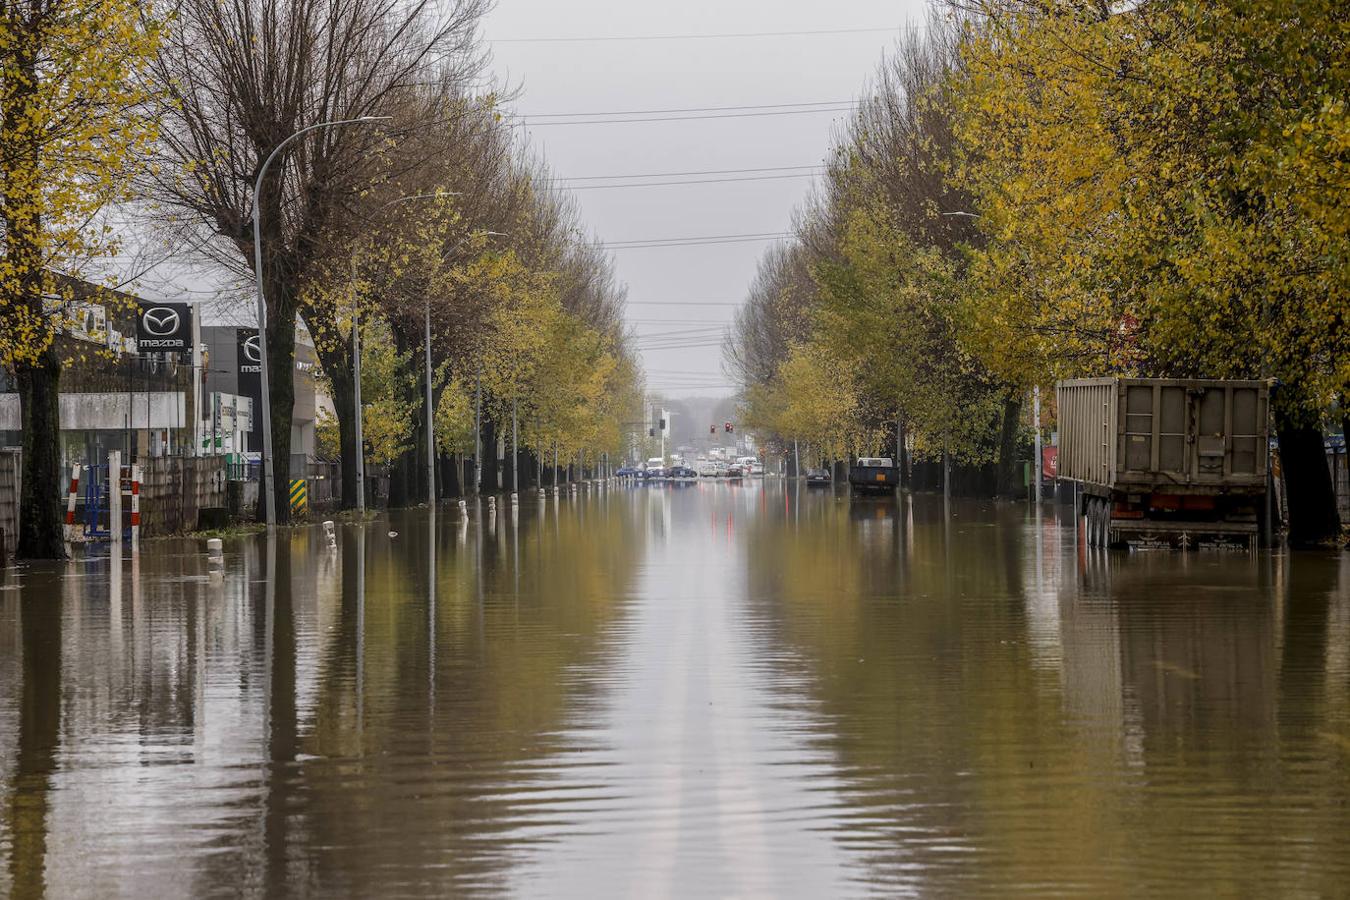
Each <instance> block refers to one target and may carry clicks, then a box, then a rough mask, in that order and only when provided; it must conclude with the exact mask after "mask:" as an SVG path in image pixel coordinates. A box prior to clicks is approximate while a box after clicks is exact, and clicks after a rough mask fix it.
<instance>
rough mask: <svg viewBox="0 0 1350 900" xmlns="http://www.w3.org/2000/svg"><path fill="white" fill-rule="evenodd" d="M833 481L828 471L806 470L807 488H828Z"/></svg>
mask: <svg viewBox="0 0 1350 900" xmlns="http://www.w3.org/2000/svg"><path fill="white" fill-rule="evenodd" d="M832 481H833V479H832V478H830V473H829V470H827V469H807V470H806V486H807V487H828V486H829V485H830V483H831V482H832Z"/></svg>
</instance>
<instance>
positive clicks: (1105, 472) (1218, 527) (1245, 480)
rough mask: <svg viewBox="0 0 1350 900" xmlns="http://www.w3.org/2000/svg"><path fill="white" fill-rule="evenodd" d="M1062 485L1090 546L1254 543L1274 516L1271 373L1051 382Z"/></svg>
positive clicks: (1229, 545)
mask: <svg viewBox="0 0 1350 900" xmlns="http://www.w3.org/2000/svg"><path fill="white" fill-rule="evenodd" d="M1055 396H1056V399H1057V401H1058V408H1059V472H1058V476H1059V479H1060V480H1061V481H1068V482H1071V483H1073V484H1075V485H1076V486H1077V488H1078V489H1077V490H1076V491H1075V495H1076V498H1077V504H1078V508H1077V512H1078V515H1079V517H1080V522H1081V524H1082V527H1083V530H1084V534H1085V537H1086V542H1087V544H1088V545H1089V546H1093V547H1131V548H1136V549H1147V548H1160V549H1161V548H1173V549H1182V550H1184V549H1200V548H1222V549H1249V548H1253V547H1255V546H1256V545H1257V542H1258V540H1259V537H1260V534H1261V532H1262V530H1263V526H1264V523H1265V515H1266V482H1267V478H1268V466H1269V461H1268V456H1269V453H1268V450H1269V424H1268V423H1269V405H1270V387H1269V384H1268V383H1266V382H1263V381H1229V380H1211V379H1174V378H1083V379H1074V380H1068V381H1061V382H1059V383H1058V384H1057V385H1056V386H1055Z"/></svg>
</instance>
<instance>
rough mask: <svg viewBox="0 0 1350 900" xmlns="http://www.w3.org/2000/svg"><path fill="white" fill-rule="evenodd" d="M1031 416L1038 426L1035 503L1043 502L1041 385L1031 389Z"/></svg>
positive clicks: (1034, 487)
mask: <svg viewBox="0 0 1350 900" xmlns="http://www.w3.org/2000/svg"><path fill="white" fill-rule="evenodd" d="M1031 416H1032V418H1033V419H1034V420H1035V426H1036V483H1035V485H1034V486H1033V488H1032V490H1033V494H1032V498H1033V501H1032V502H1034V503H1040V502H1041V386H1040V385H1039V384H1038V385H1036V386H1035V387H1033V388H1032V389H1031Z"/></svg>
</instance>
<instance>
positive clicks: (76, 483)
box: [66, 465, 81, 525]
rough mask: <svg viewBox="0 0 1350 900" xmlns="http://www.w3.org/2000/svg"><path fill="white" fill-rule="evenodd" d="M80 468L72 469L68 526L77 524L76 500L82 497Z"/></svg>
mask: <svg viewBox="0 0 1350 900" xmlns="http://www.w3.org/2000/svg"><path fill="white" fill-rule="evenodd" d="M80 468H81V467H80V466H78V465H74V466H71V467H70V493H69V494H68V495H67V497H66V524H67V525H74V524H75V498H76V497H78V496H79V495H80Z"/></svg>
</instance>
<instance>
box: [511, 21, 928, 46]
mask: <svg viewBox="0 0 1350 900" xmlns="http://www.w3.org/2000/svg"><path fill="white" fill-rule="evenodd" d="M923 27H924V26H923V25H889V26H887V27H884V28H820V29H812V30H808V31H731V32H722V33H715V34H630V35H585V36H577V37H524V38H497V39H495V40H489V41H488V43H489V44H564V43H577V42H582V41H586V42H596V43H599V42H615V41H704V40H723V39H726V38H769V37H802V36H806V35H824V34H879V33H882V32H887V31H913V30H916V29H919V28H923Z"/></svg>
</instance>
